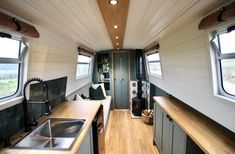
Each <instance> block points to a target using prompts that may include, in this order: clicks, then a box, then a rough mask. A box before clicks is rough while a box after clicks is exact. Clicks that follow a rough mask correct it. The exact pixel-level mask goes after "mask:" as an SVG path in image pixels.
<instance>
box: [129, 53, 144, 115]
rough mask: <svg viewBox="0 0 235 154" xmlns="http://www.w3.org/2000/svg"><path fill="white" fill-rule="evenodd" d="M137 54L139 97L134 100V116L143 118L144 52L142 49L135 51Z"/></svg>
mask: <svg viewBox="0 0 235 154" xmlns="http://www.w3.org/2000/svg"><path fill="white" fill-rule="evenodd" d="M135 53H136V78H137V97H134V98H133V99H132V114H134V116H141V112H142V110H143V109H144V108H145V99H144V98H142V79H143V75H144V74H143V69H144V67H143V64H144V60H143V52H142V50H140V49H136V50H135Z"/></svg>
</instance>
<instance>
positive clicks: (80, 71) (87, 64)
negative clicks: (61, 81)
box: [76, 54, 91, 79]
mask: <svg viewBox="0 0 235 154" xmlns="http://www.w3.org/2000/svg"><path fill="white" fill-rule="evenodd" d="M90 69H91V57H89V56H85V55H80V54H79V55H78V59H77V73H76V78H77V79H78V78H81V77H85V76H87V75H89V74H90Z"/></svg>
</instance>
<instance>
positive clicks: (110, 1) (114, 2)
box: [109, 0, 118, 5]
mask: <svg viewBox="0 0 235 154" xmlns="http://www.w3.org/2000/svg"><path fill="white" fill-rule="evenodd" d="M117 3H118V1H117V0H109V4H112V5H116V4H117Z"/></svg>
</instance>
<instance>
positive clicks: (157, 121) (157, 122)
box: [153, 103, 164, 152]
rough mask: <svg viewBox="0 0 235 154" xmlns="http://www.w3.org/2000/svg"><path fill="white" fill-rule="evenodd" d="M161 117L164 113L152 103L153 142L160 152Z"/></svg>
mask: <svg viewBox="0 0 235 154" xmlns="http://www.w3.org/2000/svg"><path fill="white" fill-rule="evenodd" d="M163 115H164V112H163V110H162V109H161V107H160V106H159V105H158V104H157V103H154V124H153V128H154V141H155V143H156V146H157V148H158V151H160V152H161V151H162V133H163V129H162V124H163Z"/></svg>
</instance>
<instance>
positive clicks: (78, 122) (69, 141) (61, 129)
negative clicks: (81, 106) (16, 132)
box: [11, 118, 87, 150]
mask: <svg viewBox="0 0 235 154" xmlns="http://www.w3.org/2000/svg"><path fill="white" fill-rule="evenodd" d="M86 121H87V120H86V119H61V118H49V119H48V120H46V121H45V122H44V123H43V124H42V125H40V126H39V127H38V128H37V129H35V130H34V131H32V132H31V133H30V134H29V135H27V136H26V137H24V138H23V139H22V140H20V141H19V142H17V143H16V144H15V145H13V146H12V147H11V148H14V149H16V148H17V149H19V148H20V149H50V150H52V149H55V150H69V149H70V148H71V147H72V145H73V143H74V141H75V139H76V138H77V137H78V136H79V134H80V132H81V130H82V129H83V127H84V126H85V123H86Z"/></svg>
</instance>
